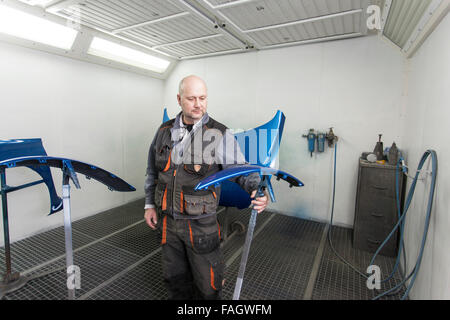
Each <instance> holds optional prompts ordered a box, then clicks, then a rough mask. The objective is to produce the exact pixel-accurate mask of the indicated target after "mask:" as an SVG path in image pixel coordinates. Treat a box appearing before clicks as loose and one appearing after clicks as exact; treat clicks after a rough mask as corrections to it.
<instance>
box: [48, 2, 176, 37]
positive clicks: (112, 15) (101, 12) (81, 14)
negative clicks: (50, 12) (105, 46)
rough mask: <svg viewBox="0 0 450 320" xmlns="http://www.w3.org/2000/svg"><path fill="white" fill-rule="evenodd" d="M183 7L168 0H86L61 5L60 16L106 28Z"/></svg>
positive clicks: (122, 25)
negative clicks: (65, 5)
mask: <svg viewBox="0 0 450 320" xmlns="http://www.w3.org/2000/svg"><path fill="white" fill-rule="evenodd" d="M182 11H183V10H182V9H181V8H180V6H179V5H176V2H173V1H169V0H132V1H127V0H84V1H80V3H79V4H72V5H69V6H68V7H65V8H62V9H61V10H60V11H59V12H57V13H58V14H60V15H63V16H66V17H71V18H72V19H73V18H78V19H80V21H81V22H82V23H85V24H87V25H90V26H96V27H99V28H102V29H105V30H107V31H113V30H115V29H119V28H124V27H128V26H131V25H135V24H138V23H142V22H146V21H152V20H156V19H159V18H163V17H166V16H170V15H173V14H177V13H180V12H182Z"/></svg>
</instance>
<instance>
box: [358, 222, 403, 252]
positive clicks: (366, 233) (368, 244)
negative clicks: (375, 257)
mask: <svg viewBox="0 0 450 320" xmlns="http://www.w3.org/2000/svg"><path fill="white" fill-rule="evenodd" d="M391 231H392V228H386V227H385V228H382V229H381V228H373V227H371V226H360V227H359V228H358V230H356V229H355V232H354V234H353V246H354V247H355V248H358V249H361V250H364V251H368V252H371V253H375V251H376V250H377V249H378V247H379V246H380V245H381V244H382V243H383V241H384V240H385V239H386V237H387V236H388V235H389V233H390V232H391ZM397 242H398V231H397V232H396V233H395V234H394V235H393V236H392V237H391V239H390V240H389V241H388V242H387V243H386V244H385V246H384V247H383V249H382V250H381V251H380V254H382V255H385V256H389V257H395V256H396V254H397Z"/></svg>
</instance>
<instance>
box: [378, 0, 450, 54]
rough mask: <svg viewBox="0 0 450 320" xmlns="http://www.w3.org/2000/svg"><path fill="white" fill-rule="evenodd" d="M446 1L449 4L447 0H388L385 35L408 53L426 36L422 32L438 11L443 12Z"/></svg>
mask: <svg viewBox="0 0 450 320" xmlns="http://www.w3.org/2000/svg"><path fill="white" fill-rule="evenodd" d="M445 3H447V5H448V1H446V0H386V4H385V9H386V10H388V15H387V19H386V23H385V25H384V29H383V36H384V37H385V38H387V39H388V40H389V41H391V42H392V43H393V44H395V45H396V46H398V47H399V48H400V49H401V50H402V51H403V52H404V53H407V52H408V51H410V49H411V48H412V47H413V46H417V43H418V42H421V41H422V42H423V40H424V38H425V37H426V36H424V35H421V34H422V33H423V31H424V29H426V28H427V27H428V28H429V26H427V25H429V24H430V22H432V20H433V19H435V18H436V16H437V15H439V14H437V13H439V12H442V7H443V5H445ZM434 24H435V25H436V23H434ZM435 25H434V27H435ZM431 28H433V27H431ZM429 33H430V32H429ZM421 38H422V39H421Z"/></svg>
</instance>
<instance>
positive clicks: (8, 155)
mask: <svg viewBox="0 0 450 320" xmlns="http://www.w3.org/2000/svg"><path fill="white" fill-rule="evenodd" d="M24 156H47V153H46V152H45V149H44V146H43V145H42V140H41V139H12V140H0V161H4V160H8V159H14V158H19V157H24ZM14 165H15V164H14V162H12V163H10V164H9V165H8V167H9V168H11V167H13V166H14ZM28 168H29V169H31V170H33V171H35V172H36V173H37V174H39V175H40V176H41V177H42V180H39V181H36V182H33V183H28V184H24V185H22V186H18V187H9V186H6V187H5V192H7V193H9V192H13V191H16V190H20V189H24V188H27V187H30V186H33V185H36V184H40V183H45V185H46V186H47V189H48V192H49V194H50V213H49V215H52V214H54V213H56V212H58V211H60V210H62V199H61V198H60V197H59V196H58V194H57V192H56V189H55V184H54V183H53V178H52V173H51V171H50V168H48V167H43V166H36V165H30V166H28Z"/></svg>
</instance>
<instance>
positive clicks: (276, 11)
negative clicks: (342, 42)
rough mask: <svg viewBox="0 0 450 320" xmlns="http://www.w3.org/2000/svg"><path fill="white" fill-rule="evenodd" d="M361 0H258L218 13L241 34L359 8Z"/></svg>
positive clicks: (221, 10)
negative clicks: (226, 18) (237, 27)
mask: <svg viewBox="0 0 450 320" xmlns="http://www.w3.org/2000/svg"><path fill="white" fill-rule="evenodd" d="M362 2H363V1H361V0H339V1H337V0H276V1H274V0H260V1H251V2H247V3H243V4H241V5H236V6H233V7H227V8H224V9H220V12H221V13H222V14H223V15H225V16H226V17H228V18H229V19H230V20H231V21H232V22H233V23H234V24H236V25H237V26H239V27H240V28H241V29H242V30H244V31H245V30H249V29H254V28H260V27H265V26H271V25H277V24H282V23H288V22H293V21H298V20H303V19H308V18H313V17H320V16H325V15H330V14H333V13H338V12H343V11H350V10H354V9H361V8H362Z"/></svg>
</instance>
